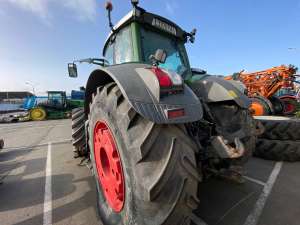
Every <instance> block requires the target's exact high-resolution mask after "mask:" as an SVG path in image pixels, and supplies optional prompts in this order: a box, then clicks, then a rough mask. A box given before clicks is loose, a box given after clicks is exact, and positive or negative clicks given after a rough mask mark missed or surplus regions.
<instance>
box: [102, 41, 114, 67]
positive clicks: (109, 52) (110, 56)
mask: <svg viewBox="0 0 300 225" xmlns="http://www.w3.org/2000/svg"><path fill="white" fill-rule="evenodd" d="M104 57H105V59H106V60H107V61H108V62H109V65H113V64H114V44H111V43H110V44H109V45H108V46H107V48H106V50H105V54H104Z"/></svg>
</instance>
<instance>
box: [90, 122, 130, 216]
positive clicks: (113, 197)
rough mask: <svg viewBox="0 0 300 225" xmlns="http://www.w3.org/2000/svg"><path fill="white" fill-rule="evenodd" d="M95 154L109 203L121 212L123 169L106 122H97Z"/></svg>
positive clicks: (100, 180) (101, 181)
mask: <svg viewBox="0 0 300 225" xmlns="http://www.w3.org/2000/svg"><path fill="white" fill-rule="evenodd" d="M94 155H95V162H96V167H97V173H98V178H99V183H100V185H101V187H102V190H103V193H104V196H105V198H106V200H107V203H108V205H109V206H110V207H111V208H112V209H113V210H114V211H115V212H120V211H121V210H122V209H123V206H124V202H125V182H124V176H123V169H122V163H121V159H120V155H119V152H118V149H117V145H116V143H115V140H114V137H113V134H112V133H111V131H110V129H109V127H108V126H107V125H106V123H105V122H101V121H99V122H97V124H96V126H95V128H94Z"/></svg>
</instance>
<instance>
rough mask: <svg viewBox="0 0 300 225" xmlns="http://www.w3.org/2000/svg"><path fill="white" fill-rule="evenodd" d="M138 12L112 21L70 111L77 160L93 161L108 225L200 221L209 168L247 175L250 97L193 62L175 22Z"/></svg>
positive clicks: (189, 36) (191, 35)
mask: <svg viewBox="0 0 300 225" xmlns="http://www.w3.org/2000/svg"><path fill="white" fill-rule="evenodd" d="M131 3H132V5H133V10H132V11H130V12H129V13H128V14H127V15H126V16H125V17H124V18H123V19H122V20H120V22H119V23H118V24H117V25H116V26H113V24H112V21H111V11H112V4H111V3H110V2H109V3H107V5H106V9H107V11H108V18H109V25H110V27H111V33H110V34H109V36H108V38H107V41H106V42H105V45H104V48H103V56H104V58H100V59H98V58H89V59H83V60H77V61H74V62H73V63H69V64H68V71H69V76H70V77H77V65H76V62H79V63H82V62H86V63H91V64H96V65H99V68H98V69H96V70H94V71H93V72H92V73H91V74H90V76H89V78H88V81H87V84H86V92H85V104H84V107H83V108H77V109H75V110H74V111H73V115H72V136H73V145H74V148H75V153H76V156H78V155H87V156H89V157H90V160H91V163H92V168H93V171H94V173H93V174H94V177H95V181H96V187H97V203H98V212H99V214H100V217H101V219H102V221H103V223H104V224H107V225H116V224H123V225H133V224H145V225H162V224H164V225H183V224H185V225H187V224H191V222H192V221H194V223H196V224H198V223H199V221H198V219H197V216H195V215H193V210H194V209H196V208H197V205H198V204H199V200H198V196H197V190H198V184H199V182H200V181H201V180H202V178H203V177H206V175H208V174H215V175H218V176H221V177H226V178H229V179H234V180H238V181H241V168H242V166H243V164H244V163H245V162H246V161H247V159H248V158H249V156H250V155H251V153H252V151H253V148H254V146H255V133H256V129H255V124H254V121H253V119H252V116H251V115H250V112H249V110H248V107H249V105H250V101H249V99H248V98H247V97H246V96H245V95H244V94H243V93H242V92H240V90H239V89H238V88H237V86H236V85H234V84H233V83H234V82H229V81H225V80H224V79H222V78H219V77H217V76H209V75H206V74H203V71H201V70H199V69H192V68H191V67H190V64H189V59H188V55H187V52H186V50H185V44H186V43H187V42H192V43H193V42H194V40H195V34H196V30H193V31H192V32H186V31H184V30H182V29H181V28H180V27H179V26H178V25H176V24H175V23H173V22H171V21H170V20H168V19H166V18H163V17H161V16H159V15H155V14H152V13H149V12H147V11H146V10H144V9H142V8H140V7H139V6H138V1H137V0H132V1H131Z"/></svg>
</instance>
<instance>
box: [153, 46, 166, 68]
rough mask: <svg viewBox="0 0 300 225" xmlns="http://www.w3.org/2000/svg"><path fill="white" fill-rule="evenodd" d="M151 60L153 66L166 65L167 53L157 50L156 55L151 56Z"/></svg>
mask: <svg viewBox="0 0 300 225" xmlns="http://www.w3.org/2000/svg"><path fill="white" fill-rule="evenodd" d="M149 59H150V60H151V61H152V63H153V65H156V66H158V64H159V63H165V62H166V59H167V53H166V51H165V50H163V49H157V50H156V52H155V54H154V55H150V57H149Z"/></svg>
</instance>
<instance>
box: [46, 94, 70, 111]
mask: <svg viewBox="0 0 300 225" xmlns="http://www.w3.org/2000/svg"><path fill="white" fill-rule="evenodd" d="M47 105H48V106H49V107H53V108H65V107H66V105H67V96H66V92H64V91H48V101H47Z"/></svg>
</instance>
